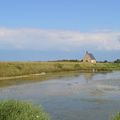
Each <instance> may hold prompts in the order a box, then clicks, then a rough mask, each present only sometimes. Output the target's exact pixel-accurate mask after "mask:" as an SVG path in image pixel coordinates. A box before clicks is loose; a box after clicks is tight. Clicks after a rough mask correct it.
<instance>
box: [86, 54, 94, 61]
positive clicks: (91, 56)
mask: <svg viewBox="0 0 120 120" xmlns="http://www.w3.org/2000/svg"><path fill="white" fill-rule="evenodd" d="M87 54H88V55H89V56H90V58H91V59H92V60H95V57H94V56H93V54H91V53H87Z"/></svg>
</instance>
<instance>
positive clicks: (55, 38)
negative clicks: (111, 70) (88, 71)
mask: <svg viewBox="0 0 120 120" xmlns="http://www.w3.org/2000/svg"><path fill="white" fill-rule="evenodd" d="M79 48H85V49H87V48H93V49H95V50H106V51H113V50H120V32H105V31H103V32H92V33H82V32H79V31H67V30H44V29H30V28H18V29H11V28H0V49H18V50H19V49H22V50H63V51H72V50H76V49H79Z"/></svg>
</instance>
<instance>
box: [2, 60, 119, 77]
mask: <svg viewBox="0 0 120 120" xmlns="http://www.w3.org/2000/svg"><path fill="white" fill-rule="evenodd" d="M112 70H120V63H97V64H90V63H82V62H0V78H2V77H11V76H24V77H28V76H27V75H32V74H36V75H41V76H42V75H46V73H47V74H48V73H54V72H65V71H80V72H93V71H94V72H99V71H112Z"/></svg>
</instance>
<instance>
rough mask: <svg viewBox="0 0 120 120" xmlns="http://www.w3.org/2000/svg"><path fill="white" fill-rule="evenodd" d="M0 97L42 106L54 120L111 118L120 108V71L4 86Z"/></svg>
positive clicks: (78, 74)
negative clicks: (27, 101)
mask: <svg viewBox="0 0 120 120" xmlns="http://www.w3.org/2000/svg"><path fill="white" fill-rule="evenodd" d="M0 99H20V100H29V101H32V102H33V103H34V104H37V105H42V106H43V108H44V109H45V111H47V112H48V113H49V114H50V116H51V118H52V120H110V119H111V117H112V115H114V114H115V113H116V112H119V111H120V72H119V71H116V72H111V73H77V74H74V75H73V76H68V77H59V78H57V79H52V80H47V81H41V82H35V83H33V82H32V83H29V84H20V85H13V86H9V87H3V88H0Z"/></svg>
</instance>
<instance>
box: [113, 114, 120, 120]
mask: <svg viewBox="0 0 120 120" xmlns="http://www.w3.org/2000/svg"><path fill="white" fill-rule="evenodd" d="M112 120H120V113H117V114H116V115H115V117H114V118H113V119H112Z"/></svg>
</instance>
